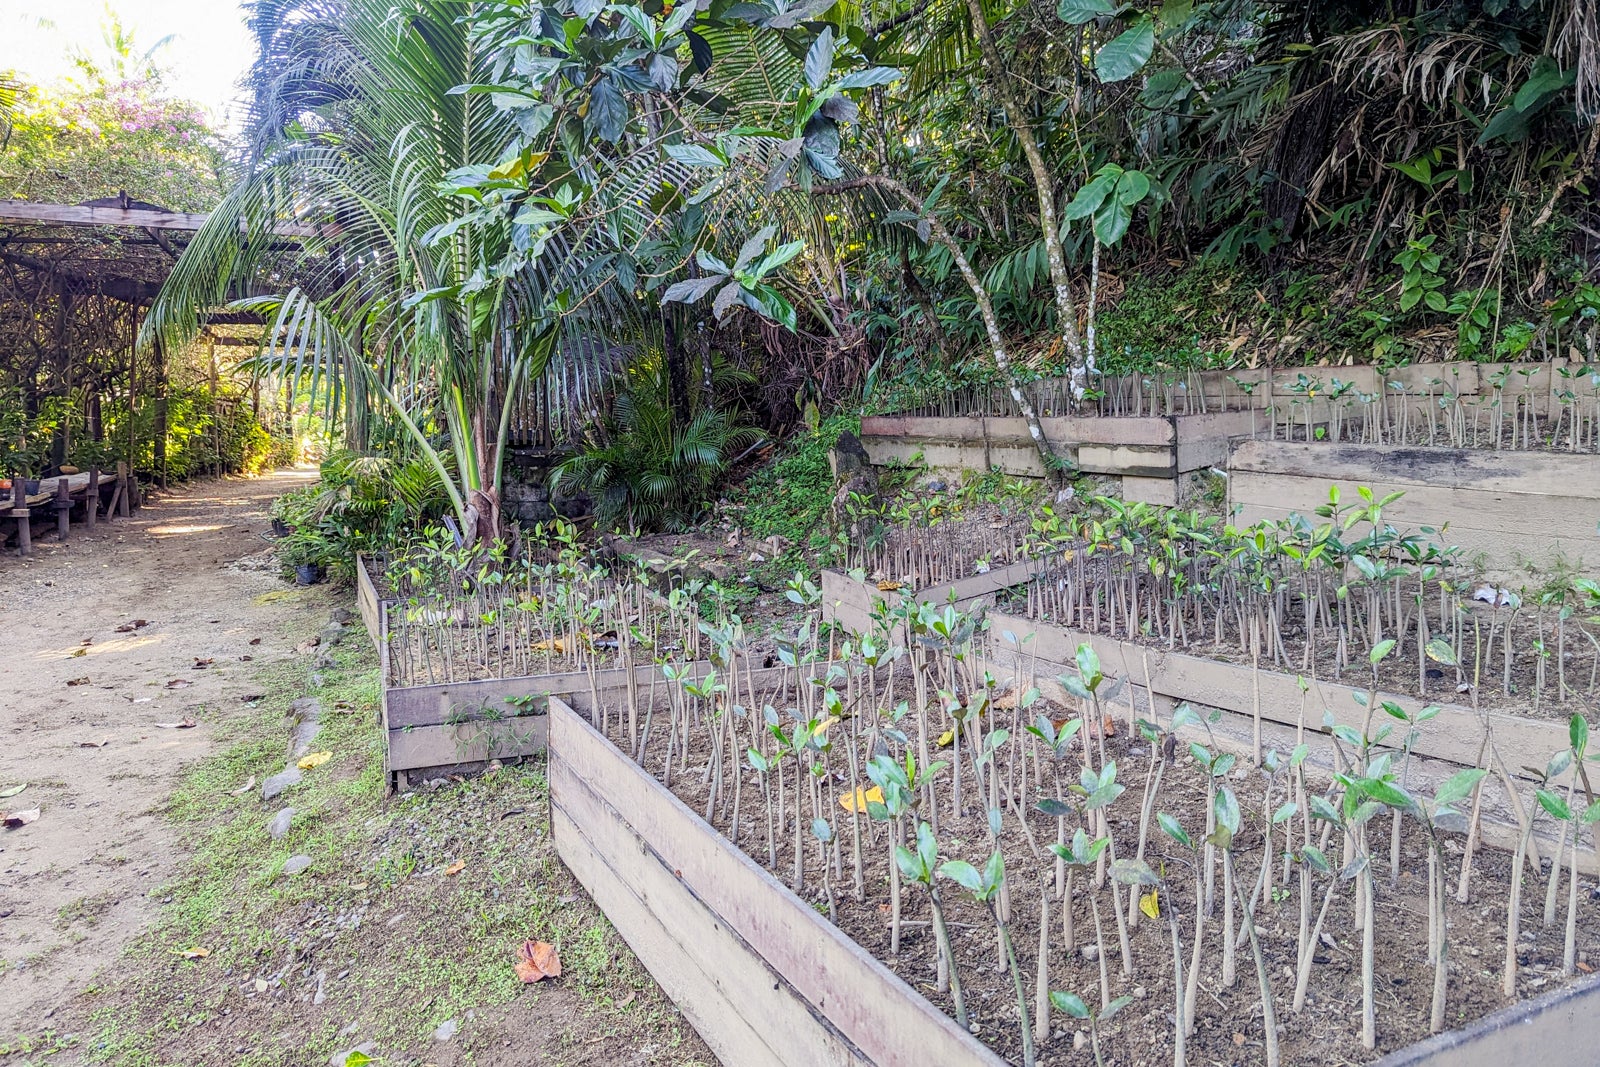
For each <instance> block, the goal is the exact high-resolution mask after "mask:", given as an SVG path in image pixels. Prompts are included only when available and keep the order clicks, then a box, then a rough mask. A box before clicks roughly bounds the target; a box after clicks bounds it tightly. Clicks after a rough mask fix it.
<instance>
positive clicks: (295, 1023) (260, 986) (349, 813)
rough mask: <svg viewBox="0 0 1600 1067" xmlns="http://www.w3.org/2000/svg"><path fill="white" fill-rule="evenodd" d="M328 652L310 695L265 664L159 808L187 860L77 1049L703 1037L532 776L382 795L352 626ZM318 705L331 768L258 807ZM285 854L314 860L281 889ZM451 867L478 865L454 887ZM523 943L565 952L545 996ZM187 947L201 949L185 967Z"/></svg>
mask: <svg viewBox="0 0 1600 1067" xmlns="http://www.w3.org/2000/svg"><path fill="white" fill-rule="evenodd" d="M332 654H333V658H334V665H333V666H332V667H331V668H329V669H325V670H322V671H320V672H318V673H319V674H320V676H321V684H320V686H315V685H314V684H313V682H312V680H311V672H310V671H309V670H308V667H307V663H308V661H307V660H302V659H291V660H286V661H280V662H277V663H274V664H270V665H265V666H263V668H262V669H261V670H260V671H259V672H258V681H259V684H260V691H261V692H262V693H263V694H264V695H263V697H262V699H261V700H260V701H259V702H257V703H256V704H255V705H254V706H253V707H251V708H248V709H247V710H245V711H244V712H242V713H240V714H238V715H236V716H233V717H231V718H227V719H224V720H222V721H221V722H219V723H218V726H217V739H218V750H217V751H216V752H215V754H213V755H211V756H209V757H208V758H206V759H204V760H201V761H199V762H198V763H196V764H195V765H193V766H192V767H191V768H189V769H188V771H187V772H186V773H185V775H184V776H183V778H182V780H181V782H180V783H179V785H178V787H177V789H176V790H175V791H174V792H173V794H172V796H171V797H170V799H169V801H168V802H167V804H166V805H165V807H164V814H165V815H166V816H167V817H168V818H170V819H171V820H172V821H173V822H174V824H175V825H176V826H177V827H178V829H179V832H180V834H181V836H182V839H183V843H184V845H185V847H186V849H187V850H188V852H189V854H190V855H189V859H188V860H187V861H186V862H185V863H184V865H183V866H182V868H181V869H180V871H179V873H178V875H177V876H176V877H175V878H174V879H172V881H170V882H169V883H168V884H166V885H164V886H162V887H160V888H159V889H157V890H155V891H154V893H153V895H154V896H156V897H157V898H158V899H161V900H162V901H163V902H164V903H165V906H164V907H163V909H162V911H161V913H160V916H159V918H158V920H157V922H156V924H155V926H154V928H153V929H151V930H149V931H148V932H146V933H145V934H143V935H141V936H140V937H139V938H138V939H136V941H135V942H134V943H133V945H132V946H131V948H130V949H129V951H128V952H127V954H126V956H125V957H124V958H123V959H122V960H120V961H118V963H117V964H116V966H115V967H113V969H112V970H111V971H110V972H108V974H107V975H106V976H104V978H103V979H102V980H100V981H99V982H98V983H97V984H96V986H95V987H94V988H92V989H91V990H89V991H88V993H87V995H86V996H85V997H84V998H82V999H81V1000H80V1001H79V1002H78V1004H76V1005H74V1006H73V1007H72V1009H70V1014H72V1015H75V1016H78V1018H76V1019H74V1021H75V1022H78V1023H80V1024H81V1027H80V1028H81V1032H82V1033H84V1034H85V1035H87V1036H86V1037H85V1038H84V1040H83V1042H82V1044H81V1047H80V1048H79V1050H78V1054H80V1055H82V1056H84V1057H85V1058H86V1059H87V1060H88V1061H89V1062H92V1063H103V1064H116V1065H118V1067H123V1065H128V1067H166V1065H169V1064H170V1065H177V1064H183V1065H186V1067H187V1065H193V1064H213V1063H216V1064H227V1065H228V1067H299V1065H303V1064H306V1063H317V1062H322V1061H324V1060H326V1059H327V1058H328V1056H329V1055H330V1054H332V1053H334V1052H336V1051H339V1050H341V1049H343V1048H348V1047H351V1046H353V1045H355V1044H357V1043H359V1042H361V1041H367V1040H373V1041H376V1042H377V1043H378V1046H379V1049H380V1051H381V1052H382V1053H383V1054H384V1055H385V1056H389V1057H399V1059H398V1060H397V1062H408V1061H409V1059H414V1058H415V1057H416V1056H419V1055H421V1054H422V1053H423V1051H424V1050H426V1049H427V1048H428V1047H430V1044H431V1041H432V1033H433V1030H434V1029H435V1028H436V1027H437V1026H438V1025H439V1024H440V1023H442V1022H444V1021H445V1020H447V1019H454V1020H456V1022H457V1023H458V1024H459V1025H460V1027H461V1032H460V1034H459V1036H458V1037H457V1038H456V1041H457V1042H459V1043H460V1045H461V1051H462V1053H463V1054H464V1058H463V1062H472V1059H473V1057H472V1053H473V1051H474V1050H478V1049H480V1047H481V1048H482V1049H487V1047H488V1045H487V1044H486V1042H488V1041H489V1036H488V1035H489V1033H490V1032H491V1031H492V1032H493V1036H494V1045H495V1047H496V1048H497V1049H498V1050H499V1051H500V1052H502V1053H503V1052H504V1051H505V1041H506V1040H511V1041H512V1042H513V1043H514V1042H515V1041H516V1040H517V1037H518V1034H519V1032H520V1030H519V1027H518V1026H517V1022H516V1021H517V1020H519V1019H526V1018H527V1017H528V1015H529V1013H530V1012H537V1011H538V1010H539V1004H540V1002H541V1001H542V1000H544V998H546V997H552V998H554V999H552V1000H550V1001H549V1003H550V1009H549V1010H550V1012H551V1014H550V1015H549V1016H547V1017H546V1018H544V1019H542V1020H540V1021H539V1023H538V1025H537V1027H535V1029H536V1030H537V1031H538V1032H539V1033H541V1034H543V1035H545V1037H546V1038H549V1037H550V1036H551V1035H554V1036H555V1038H556V1039H558V1040H561V1041H566V1042H569V1043H571V1044H573V1045H574V1046H579V1045H581V1046H583V1047H585V1048H589V1047H590V1043H591V1042H593V1041H596V1040H600V1039H601V1038H597V1037H596V1035H597V1034H599V1035H601V1036H602V1037H604V1038H605V1039H607V1040H611V1039H614V1040H616V1041H617V1042H618V1043H619V1046H620V1048H621V1050H622V1051H624V1052H626V1051H629V1050H631V1049H633V1048H636V1047H643V1046H645V1045H653V1046H656V1047H658V1048H675V1047H678V1046H680V1045H682V1044H684V1043H685V1042H686V1041H687V1042H691V1043H693V1042H694V1039H693V1038H692V1037H691V1036H690V1034H691V1032H690V1031H689V1030H688V1028H687V1026H686V1024H684V1022H683V1020H682V1018H681V1016H679V1015H678V1014H677V1013H676V1010H675V1009H673V1008H672V1007H671V1006H670V1004H668V1003H667V1002H666V1001H665V999H664V998H663V997H662V995H661V993H660V991H659V990H658V989H657V988H656V986H655V985H654V983H653V982H652V981H651V979H650V978H649V975H648V974H647V973H646V972H645V971H644V970H643V968H642V967H641V966H640V965H639V964H638V962H637V961H636V960H635V959H634V958H633V956H632V954H631V953H629V952H628V950H627V949H626V947H625V946H624V945H623V944H622V942H621V940H620V939H619V938H618V937H617V935H616V933H615V931H614V930H613V929H612V928H611V927H610V925H609V924H608V923H607V922H606V921H605V918H604V916H602V915H601V914H600V913H599V911H598V909H597V908H595V906H594V905H593V903H592V902H590V901H589V900H588V899H587V897H585V896H584V895H583V894H582V892H581V889H580V888H579V887H578V886H577V884H576V882H575V881H574V880H573V878H572V877H571V875H570V874H569V873H568V872H567V871H566V869H565V868H564V867H563V866H562V865H561V863H560V862H559V860H558V859H557V857H556V854H555V850H554V847H553V845H552V843H551V841H550V833H549V826H548V823H547V821H546V820H547V814H546V813H547V810H548V809H547V804H546V795H547V786H546V782H545V779H544V775H543V770H542V765H540V764H536V763H530V764H525V765H522V766H517V767H505V768H502V769H500V770H499V771H497V772H495V773H493V774H490V775H487V776H485V777H482V778H479V779H475V780H471V781H466V782H456V783H451V784H449V785H446V786H445V787H443V788H440V789H438V790H437V791H435V792H424V793H412V794H406V795H402V796H397V797H390V796H386V794H385V775H384V770H383V740H382V734H381V731H380V730H379V729H378V727H377V725H376V717H377V707H378V700H379V690H378V679H377V664H376V657H375V655H374V653H373V651H372V649H371V646H370V645H369V644H368V643H367V642H366V640H365V637H364V635H362V634H361V633H360V631H359V630H358V629H356V630H352V631H351V632H350V634H349V637H348V639H347V640H345V641H344V642H342V643H341V644H340V645H338V646H337V647H336V648H335V649H334V650H333V653H332ZM308 693H309V694H310V695H314V696H315V697H316V698H317V699H318V701H319V703H320V706H321V709H322V716H321V727H320V730H319V732H318V735H317V737H316V739H315V741H314V742H313V749H314V750H319V751H328V752H331V753H332V754H333V755H332V758H331V759H330V760H329V761H328V762H327V763H325V764H323V765H321V766H319V767H316V768H314V769H311V770H307V771H305V772H304V777H303V780H302V782H301V784H299V785H298V786H295V787H293V788H291V789H290V790H289V791H288V792H287V793H285V794H284V795H283V796H282V797H281V798H280V799H278V800H276V801H274V802H272V803H269V804H264V803H263V802H262V800H261V795H260V782H261V781H262V780H264V779H265V778H266V777H267V776H269V775H271V774H273V773H275V772H277V771H278V770H280V769H281V768H282V767H283V764H284V758H285V754H286V749H287V742H288V730H287V728H286V719H285V716H286V715H287V713H288V712H289V710H290V705H291V703H292V701H293V700H294V699H296V698H297V697H300V696H302V695H306V694H308ZM251 777H254V778H255V779H256V785H255V787H253V788H252V789H250V790H249V791H247V792H244V793H241V794H239V795H235V791H236V790H238V789H240V787H241V786H243V785H244V784H245V783H246V782H247V781H249V779H250V778H251ZM285 806H286V807H292V808H294V809H295V814H294V816H293V818H292V820H291V825H290V830H289V832H288V834H287V835H286V836H285V837H284V839H283V840H281V841H274V840H272V839H271V837H270V836H269V835H268V833H267V829H266V827H267V823H268V821H269V820H270V819H271V817H272V815H273V814H274V812H276V811H277V810H278V809H279V808H280V807H285ZM295 855H305V856H308V857H310V858H311V861H312V863H311V866H310V867H309V869H307V870H306V871H305V872H303V873H301V874H299V875H297V876H293V877H285V876H283V874H282V869H283V865H284V863H285V861H286V860H288V859H289V858H290V857H291V856H295ZM457 860H464V861H466V866H465V867H464V868H463V869H462V870H461V871H460V872H459V873H458V874H456V875H453V876H452V875H447V874H446V873H445V871H446V869H447V868H448V867H449V866H450V865H451V864H452V863H454V862H456V861H457ZM64 918H65V917H64ZM77 919H78V916H77V915H76V914H75V915H74V916H73V920H74V921H77ZM530 938H536V939H539V940H545V941H551V942H553V943H555V944H556V945H557V946H558V948H559V950H560V951H561V954H562V963H563V977H562V979H561V980H560V983H559V985H557V986H555V987H554V988H553V989H545V988H541V987H531V988H530V987H527V986H524V985H523V984H522V983H521V982H520V981H518V980H517V978H516V977H515V975H514V973H513V971H512V963H513V962H514V958H515V950H516V948H517V946H518V945H520V944H521V943H522V942H523V941H524V940H527V939H530ZM192 948H204V949H206V950H207V953H208V954H207V955H206V956H205V957H204V958H200V959H186V958H185V957H184V951H185V950H187V949H192ZM318 990H320V991H321V1001H320V1003H313V1002H312V998H313V997H314V996H315V995H316V994H317V992H318ZM558 1007H559V1012H558V1011H557V1008H558ZM469 1011H470V1012H473V1013H474V1018H473V1020H472V1021H468V1020H467V1013H468V1012H469ZM351 1025H354V1026H355V1027H356V1030H355V1031H354V1033H353V1034H351V1033H344V1031H346V1029H347V1027H349V1026H351ZM286 1035H287V1036H286ZM42 1040H43V1038H42V1037H40V1038H37V1039H35V1041H36V1043H37V1041H42ZM238 1050H244V1051H238ZM530 1058H531V1057H530ZM619 1058H620V1056H619ZM691 1058H692V1057H676V1058H673V1060H672V1062H674V1063H678V1062H687V1061H688V1060H689V1059H691Z"/></svg>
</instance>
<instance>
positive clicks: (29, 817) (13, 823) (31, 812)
mask: <svg viewBox="0 0 1600 1067" xmlns="http://www.w3.org/2000/svg"><path fill="white" fill-rule="evenodd" d="M38 818H39V809H38V808H29V809H28V810H27V811H11V812H6V814H5V823H6V825H7V826H9V827H11V828H12V829H13V830H14V829H16V828H17V827H19V826H26V825H28V824H29V823H30V822H33V821H35V820H37V819H38ZM556 973H557V974H560V973H561V964H559V963H558V964H556Z"/></svg>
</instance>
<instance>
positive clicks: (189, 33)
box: [0, 0, 254, 128]
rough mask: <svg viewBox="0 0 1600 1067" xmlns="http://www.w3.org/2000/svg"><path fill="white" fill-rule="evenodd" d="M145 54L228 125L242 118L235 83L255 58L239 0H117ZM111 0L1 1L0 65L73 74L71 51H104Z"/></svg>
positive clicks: (43, 78) (44, 78)
mask: <svg viewBox="0 0 1600 1067" xmlns="http://www.w3.org/2000/svg"><path fill="white" fill-rule="evenodd" d="M110 8H111V10H114V11H115V12H116V13H117V15H118V16H119V17H120V18H121V19H122V22H123V25H124V26H125V27H127V29H128V30H129V31H130V32H131V33H132V34H133V38H134V44H135V46H136V50H137V51H138V52H139V53H140V54H142V53H144V52H145V51H148V50H149V49H150V48H152V47H153V46H154V45H155V44H156V43H157V42H158V41H160V40H161V39H162V38H164V37H168V36H170V37H171V40H169V41H167V42H166V43H165V44H164V45H162V46H161V48H160V50H159V51H157V52H156V59H157V61H158V63H159V65H160V66H162V67H164V68H165V69H166V70H167V72H168V75H167V77H168V84H169V85H170V86H171V88H172V90H173V92H174V94H175V95H178V96H183V97H187V98H189V99H192V100H195V101H197V102H198V103H200V104H201V105H203V106H204V107H206V108H207V109H208V110H210V112H211V114H212V118H213V120H215V121H217V122H219V123H221V124H222V125H224V126H226V127H228V128H234V127H236V126H237V125H238V122H239V120H240V118H241V110H242V108H241V105H240V103H239V101H238V96H239V91H238V89H236V88H235V84H234V83H235V82H237V81H238V80H239V78H240V77H241V76H242V75H243V74H244V72H245V70H246V69H247V68H248V67H249V66H250V62H251V60H252V59H253V58H254V52H253V49H252V46H251V43H250V35H249V32H248V31H247V30H246V29H245V25H244V17H245V16H244V11H243V10H242V9H241V8H240V7H239V6H238V3H237V0H112V2H111V4H110ZM106 11H107V3H106V0H0V71H5V70H15V71H16V72H17V73H19V74H20V75H22V76H23V77H24V78H25V79H26V80H28V81H31V82H37V83H43V84H49V83H51V82H54V81H56V80H57V79H59V78H61V77H63V76H66V75H68V74H71V73H73V66H72V59H71V54H72V53H73V52H74V51H77V50H82V51H87V52H88V53H90V55H92V56H95V57H97V58H98V57H103V56H104V55H105V54H106V52H107V49H106V45H105V39H104V34H103V27H104V25H105V22H106Z"/></svg>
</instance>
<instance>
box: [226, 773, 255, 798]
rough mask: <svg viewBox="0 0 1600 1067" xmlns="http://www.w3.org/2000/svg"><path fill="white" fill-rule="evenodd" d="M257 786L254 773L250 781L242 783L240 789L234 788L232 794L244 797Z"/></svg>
mask: <svg viewBox="0 0 1600 1067" xmlns="http://www.w3.org/2000/svg"><path fill="white" fill-rule="evenodd" d="M255 787H256V776H255V775H253V774H252V775H251V776H250V780H249V781H248V782H246V783H245V784H244V785H241V786H240V787H239V788H238V789H235V790H233V792H232V793H231V794H230V795H231V796H236V797H242V796H244V795H245V794H246V793H248V792H250V790H252V789H254V788H255Z"/></svg>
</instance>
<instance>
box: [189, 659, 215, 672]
mask: <svg viewBox="0 0 1600 1067" xmlns="http://www.w3.org/2000/svg"><path fill="white" fill-rule="evenodd" d="M215 662H216V661H215V660H212V659H201V658H200V657H198V656H196V657H195V661H194V669H195V670H197V671H203V670H205V669H206V668H207V667H209V666H211V664H213V663H215Z"/></svg>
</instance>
